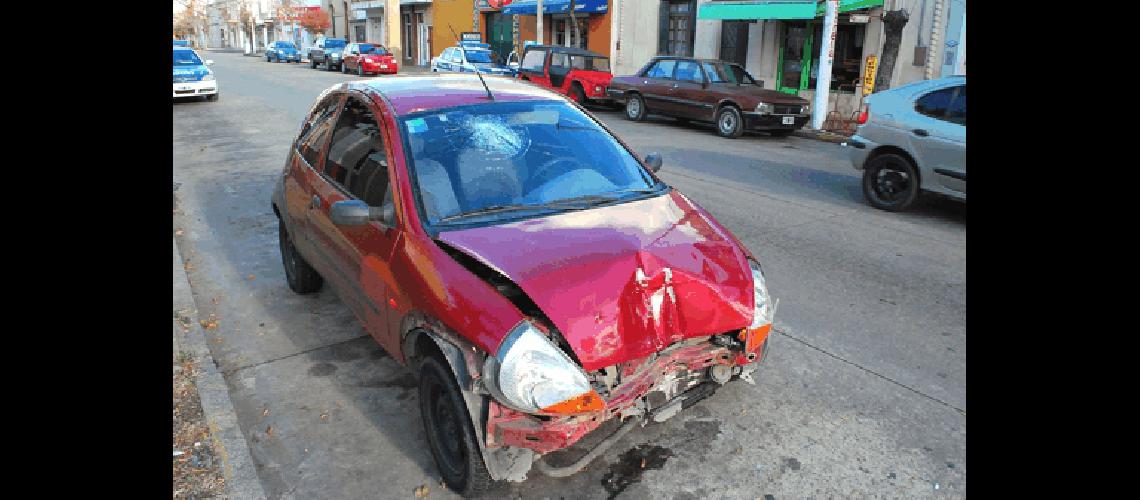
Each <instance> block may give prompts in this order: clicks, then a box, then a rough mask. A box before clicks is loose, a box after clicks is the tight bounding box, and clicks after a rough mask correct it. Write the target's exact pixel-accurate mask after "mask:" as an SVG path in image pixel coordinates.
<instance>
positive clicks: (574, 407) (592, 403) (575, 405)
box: [542, 389, 606, 415]
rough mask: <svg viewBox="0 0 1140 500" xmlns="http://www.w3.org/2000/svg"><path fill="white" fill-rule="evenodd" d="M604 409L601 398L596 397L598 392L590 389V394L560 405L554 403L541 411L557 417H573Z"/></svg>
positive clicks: (604, 405) (568, 400)
mask: <svg viewBox="0 0 1140 500" xmlns="http://www.w3.org/2000/svg"><path fill="white" fill-rule="evenodd" d="M605 407H606V402H605V401H602V397H601V396H600V395H598V391H595V390H593V389H590V392H587V393H585V394H582V395H581V396H576V397H573V398H570V399H567V400H566V401H563V402H561V403H555V404H552V405H550V406H547V407H546V408H543V409H542V412H543V413H552V414H558V415H575V414H578V413H589V412H592V411H598V410H601V409H604V408H605Z"/></svg>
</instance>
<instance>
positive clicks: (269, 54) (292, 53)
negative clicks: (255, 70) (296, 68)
mask: <svg viewBox="0 0 1140 500" xmlns="http://www.w3.org/2000/svg"><path fill="white" fill-rule="evenodd" d="M265 61H266V62H281V61H285V62H295V63H299V62H301V51H299V50H297V46H296V45H293V42H290V41H287V40H278V41H276V42H273V43H271V44H269V47H266V49H265Z"/></svg>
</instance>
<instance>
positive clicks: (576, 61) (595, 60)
mask: <svg viewBox="0 0 1140 500" xmlns="http://www.w3.org/2000/svg"><path fill="white" fill-rule="evenodd" d="M570 67H571V68H574V69H584V70H588V71H609V70H610V60H609V58H607V57H588V56H573V55H572V56H570Z"/></svg>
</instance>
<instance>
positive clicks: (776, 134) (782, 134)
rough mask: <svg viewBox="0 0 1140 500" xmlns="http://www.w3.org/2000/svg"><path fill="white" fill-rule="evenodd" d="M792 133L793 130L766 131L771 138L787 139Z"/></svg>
mask: <svg viewBox="0 0 1140 500" xmlns="http://www.w3.org/2000/svg"><path fill="white" fill-rule="evenodd" d="M792 132H795V131H794V130H788V129H780V130H769V131H768V133H769V134H772V137H787V136H789V135H792Z"/></svg>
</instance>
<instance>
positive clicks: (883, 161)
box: [863, 153, 919, 212]
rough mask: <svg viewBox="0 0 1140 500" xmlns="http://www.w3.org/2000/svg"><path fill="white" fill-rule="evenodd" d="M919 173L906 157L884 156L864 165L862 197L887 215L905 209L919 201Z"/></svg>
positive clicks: (890, 154) (889, 154)
mask: <svg viewBox="0 0 1140 500" xmlns="http://www.w3.org/2000/svg"><path fill="white" fill-rule="evenodd" d="M918 192H919V185H918V170H917V169H916V168H915V166H914V164H913V163H911V161H910V160H908V159H907V158H905V157H903V156H900V155H897V154H893V153H888V154H883V155H879V156H876V157H874V158H872V159H871V160H870V161H868V162H867V164H866V165H864V166H863V196H864V197H865V198H867V202H868V203H870V204H871V206H873V207H875V208H878V209H880V210H886V211H888V212H898V211H900V210H906V209H907V208H910V206H911V205H913V204H914V202H915V200H917V199H918Z"/></svg>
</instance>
